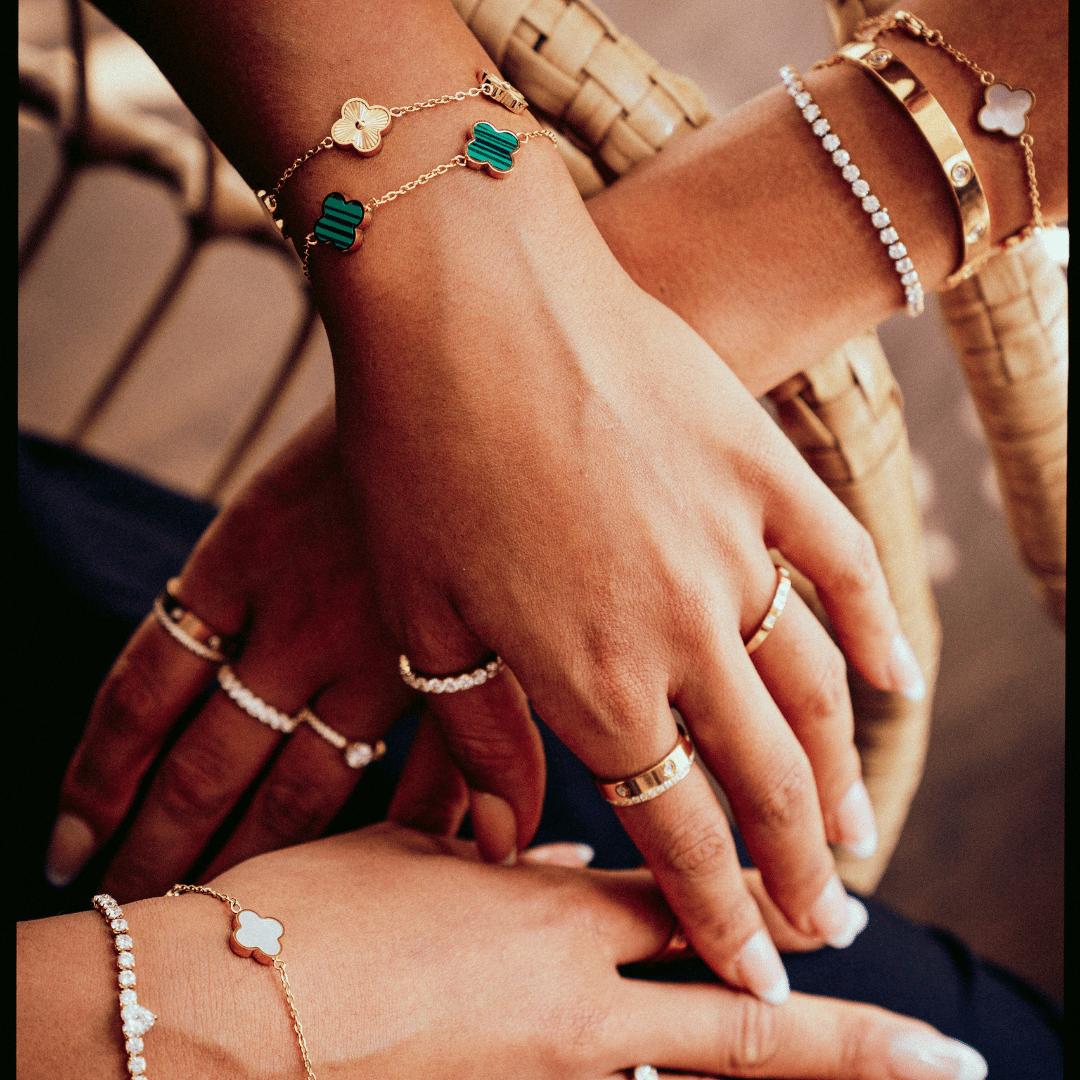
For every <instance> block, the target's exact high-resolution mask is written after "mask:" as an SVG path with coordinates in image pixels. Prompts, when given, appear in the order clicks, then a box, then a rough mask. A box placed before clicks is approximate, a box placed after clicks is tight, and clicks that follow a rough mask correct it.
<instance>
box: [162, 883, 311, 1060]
mask: <svg viewBox="0 0 1080 1080" xmlns="http://www.w3.org/2000/svg"><path fill="white" fill-rule="evenodd" d="M182 893H203V894H204V895H206V896H212V897H214V898H215V899H216V900H220V901H221V902H222V903H223V904H228V905H229V910H230V911H231V912H232V913H233V931H232V934H231V935H230V936H229V948H230V949H232V951H233V952H234V953H236V955H237V956H242V957H245V958H246V957H249V956H250V957H251V958H252V959H253V960H257V961H258V962H259V963H260V964H267V965H270V966H273V967H274V968H276V969H277V973H278V975H279V976H280V978H281V988H282V990H284V991H285V1001H286V1002H287V1003H288V1006H289V1014H290V1015H291V1016H292V1022H293V1030H294V1031H295V1032H296V1038H297V1041H298V1042H299V1044H300V1056H301V1057H302V1058H303V1060H304V1072H305V1073H307V1075H308V1078H309V1080H316V1077H315V1070H314V1069H313V1068H312V1067H311V1057H310V1055H309V1054H308V1048H307V1040H306V1039H305V1038H304V1025H303V1024H301V1023H300V1016H299V1015H298V1013H297V1011H296V1002H295V1000H294V999H293V994H292V986H291V985H290V983H289V975H288V972H287V971H286V970H285V961H284V959H282V956H281V939H282V937H284V935H285V927H284V926H282V925H281V923H280V922H278V920H277V919H264V918H263V917H262V916H261V915H259V914H258V913H257V912H255V911H252V910H251V909H250V908H245V907H244V906H243V904H241V903H240V901H239V900H236V899H234V898H233V897H231V896H228V895H227V894H226V893H220V892H216V891H215V890H214V889H210V888H207V886H205V885H174V886H173V887H172V888H171V889H170V890H169V891H168V892H167V893H166V894H165V895H166V896H180V895H181V894H182Z"/></svg>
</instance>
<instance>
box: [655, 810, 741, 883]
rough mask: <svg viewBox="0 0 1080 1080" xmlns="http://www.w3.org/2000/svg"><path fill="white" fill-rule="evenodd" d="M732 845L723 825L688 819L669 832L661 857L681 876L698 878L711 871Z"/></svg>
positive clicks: (716, 866)
mask: <svg viewBox="0 0 1080 1080" xmlns="http://www.w3.org/2000/svg"><path fill="white" fill-rule="evenodd" d="M733 846H734V844H733V841H732V839H731V834H730V832H728V829H727V826H726V824H724V823H717V822H714V821H711V820H709V821H700V820H696V818H690V819H689V820H686V821H683V822H682V823H681V824H680V825H679V826H678V827H677V828H676V829H675V830H674V832H672V833H671V834H670V835H669V837H668V842H667V844H666V845H665V847H664V849H663V851H662V852H661V858H662V859H663V861H664V862H665V863H666V864H667V865H668V867H670V868H671V869H672V870H673V871H674V872H675V873H677V874H679V875H680V876H681V877H688V878H700V877H706V876H708V875H710V874H713V873H715V872H716V871H717V870H718V868H719V867H720V865H721V864H722V862H723V861H724V859H725V857H726V856H727V855H728V854H729V853H730V852H731V851H732V849H733Z"/></svg>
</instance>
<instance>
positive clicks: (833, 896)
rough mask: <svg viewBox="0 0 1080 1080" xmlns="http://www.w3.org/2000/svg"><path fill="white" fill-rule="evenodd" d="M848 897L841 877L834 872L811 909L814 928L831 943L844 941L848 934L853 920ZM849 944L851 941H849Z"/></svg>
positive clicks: (839, 946)
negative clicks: (841, 882)
mask: <svg viewBox="0 0 1080 1080" xmlns="http://www.w3.org/2000/svg"><path fill="white" fill-rule="evenodd" d="M848 899H849V897H848V894H847V892H846V891H845V890H844V886H843V885H841V884H840V879H839V878H838V877H837V876H836V875H835V874H833V876H832V877H831V878H829V880H828V881H827V882H826V883H825V888H824V889H822V890H821V895H820V896H819V897H818V898H817V899H816V900H815V901H814V906H813V907H812V908H811V909H810V921H811V923H813V925H814V929H815V930H816V931H817V932H818V934H820V935H821V936H822V937H823V938H824V939H825V940H826V941H827V942H828V943H829V944H830V945H832V944H833V942H834V941H843V939H844V936H845V935H846V934H847V931H848V925H849V923H850V922H851V915H850V907H849V905H848ZM847 944H851V943H850V942H847ZM837 948H843V946H842V945H838V946H837Z"/></svg>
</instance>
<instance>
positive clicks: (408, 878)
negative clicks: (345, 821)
mask: <svg viewBox="0 0 1080 1080" xmlns="http://www.w3.org/2000/svg"><path fill="white" fill-rule="evenodd" d="M209 884H210V885H211V887H213V888H214V889H216V890H219V891H221V892H223V893H226V894H228V895H230V896H234V897H236V898H237V899H238V900H239V901H240V902H241V903H242V904H243V905H244V906H245V907H248V908H251V909H253V910H255V911H257V912H258V913H259V914H260V915H263V916H264V917H273V918H275V919H277V920H278V921H280V922H281V923H282V924H283V926H284V927H285V936H284V937H283V939H282V943H283V946H284V949H283V952H282V957H283V959H284V960H285V962H286V964H287V967H288V974H289V979H290V982H291V985H292V992H293V995H294V998H295V1000H296V1007H297V1011H298V1014H299V1016H300V1019H301V1021H302V1023H303V1026H304V1031H305V1035H306V1039H307V1043H308V1047H309V1050H310V1053H311V1058H312V1064H313V1067H314V1069H315V1072H316V1073H317V1074H318V1075H319V1076H324V1075H330V1074H333V1075H335V1076H336V1075H343V1076H379V1077H382V1078H384V1080H395V1078H397V1077H401V1078H403V1080H404V1078H408V1080H413V1078H414V1077H417V1076H425V1077H431V1078H432V1080H436V1078H439V1077H447V1078H449V1077H461V1076H470V1077H502V1076H509V1075H513V1076H514V1077H517V1078H521V1080H529V1078H532V1077H536V1078H541V1077H548V1078H549V1077H553V1076H558V1077H560V1078H562V1080H599V1078H601V1077H604V1078H611V1080H615V1078H616V1077H621V1078H623V1080H625V1073H622V1072H620V1070H629V1069H632V1068H633V1067H634V1066H636V1065H638V1064H640V1063H642V1062H651V1063H652V1064H654V1065H656V1066H658V1067H659V1068H664V1069H678V1070H682V1071H689V1072H692V1073H695V1074H702V1075H709V1076H713V1075H724V1076H763V1075H767V1076H771V1077H776V1078H780V1077H808V1076H813V1077H816V1078H817V1080H833V1078H835V1080H886V1078H888V1080H897V1078H908V1080H925V1078H927V1077H933V1076H949V1075H959V1066H960V1064H961V1063H964V1064H966V1065H967V1066H968V1067H969V1069H970V1070H971V1071H969V1072H965V1073H964V1075H965V1076H968V1075H970V1076H972V1077H977V1076H983V1075H985V1065H984V1064H983V1063H982V1059H981V1058H980V1056H979V1055H978V1054H976V1053H975V1052H974V1051H973V1050H971V1049H970V1048H969V1047H966V1046H964V1045H963V1044H961V1043H957V1042H955V1041H953V1040H950V1039H945V1038H944V1037H942V1036H941V1035H939V1034H938V1033H937V1032H936V1031H934V1029H933V1028H930V1027H928V1026H927V1025H925V1024H922V1023H919V1022H917V1021H912V1020H908V1019H905V1018H903V1017H901V1016H897V1015H896V1014H893V1013H889V1012H886V1011H884V1010H882V1009H879V1008H875V1007H872V1006H868V1005H859V1004H853V1003H850V1002H841V1001H834V1000H830V999H826V998H815V997H808V996H805V995H801V994H796V995H792V997H791V999H790V1000H789V1001H788V1002H787V1003H786V1004H785V1005H783V1006H779V1007H777V1006H772V1005H766V1004H764V1003H761V1002H758V1001H756V1000H755V999H753V998H752V997H750V996H748V995H745V994H741V993H738V992H736V991H733V990H730V989H727V988H725V987H723V986H719V985H670V984H669V985H665V984H661V983H651V982H643V981H638V980H632V979H625V978H622V977H621V976H620V974H619V972H618V970H617V965H619V964H625V963H632V962H635V961H641V960H645V959H648V958H649V957H651V956H654V955H656V954H657V953H659V952H660V951H661V950H662V949H663V948H664V945H665V943H666V942H667V940H668V938H669V936H670V934H671V930H672V917H671V914H670V912H669V911H668V909H667V908H666V906H665V905H664V903H663V901H662V898H661V895H660V893H659V891H658V890H657V889H656V887H655V885H654V884H653V882H652V880H651V878H650V875H649V874H648V873H647V872H646V871H622V872H610V871H590V870H571V869H566V868H564V867H562V866H552V865H526V864H524V863H523V864H521V865H518V866H516V867H513V868H510V869H507V868H503V867H494V866H490V865H485V864H483V863H481V862H479V861H478V857H477V854H476V852H475V849H474V847H473V845H471V844H466V843H464V842H462V841H452V840H437V839H435V838H433V837H430V836H426V835H422V834H419V833H415V832H412V831H409V830H404V829H400V828H396V827H394V826H390V825H380V826H373V827H371V828H368V829H363V830H360V831H359V832H355V833H349V834H345V835H341V836H336V837H332V838H329V839H326V840H320V841H316V842H315V843H312V844H306V845H302V846H299V847H294V848H290V849H288V850H285V851H279V852H275V853H273V854H269V855H263V856H260V857H259V858H256V859H252V860H249V861H247V862H245V863H243V864H241V865H239V866H237V867H235V868H233V869H232V870H230V871H228V872H227V873H225V874H223V875H221V876H220V877H218V878H216V879H215V880H213V881H212V882H210V883H209ZM125 915H126V917H127V919H128V922H129V925H130V927H131V933H132V936H133V938H134V940H135V943H136V951H137V955H138V978H139V983H138V994H139V1000H140V1001H145V1002H146V1003H147V1004H148V1005H149V1006H150V1007H152V1008H153V1009H154V1011H155V1012H156V1013H157V1014H158V1015H160V1016H161V1017H162V1018H163V1022H161V1023H160V1024H159V1025H157V1026H156V1027H155V1028H154V1031H153V1033H152V1034H151V1036H149V1037H148V1038H147V1043H146V1045H147V1055H146V1056H147V1061H148V1067H149V1068H152V1069H154V1070H155V1071H156V1072H160V1073H161V1075H175V1076H191V1077H204V1076H210V1075H214V1076H217V1075H222V1074H223V1072H225V1071H227V1072H228V1075H230V1076H232V1077H236V1078H238V1080H243V1078H245V1077H260V1078H262V1077H267V1076H278V1075H281V1073H282V1070H283V1069H287V1070H291V1071H292V1072H295V1071H296V1069H298V1068H299V1051H298V1047H297V1041H296V1036H295V1035H294V1033H293V1031H292V1027H291V1025H290V1023H289V1016H288V1012H287V1010H286V1005H285V1001H284V999H283V996H282V992H281V986H280V985H279V983H278V979H277V976H276V973H275V972H273V971H269V970H265V969H260V968H259V967H258V966H257V965H254V964H252V963H251V962H250V961H248V960H241V959H240V958H239V957H236V956H234V955H233V954H232V953H231V952H230V951H229V948H228V944H227V942H228V935H229V928H230V919H231V916H230V913H229V910H228V909H227V908H226V907H225V905H224V904H222V903H221V902H220V901H218V900H216V899H214V898H211V897H207V896H200V895H193V894H187V895H182V896H180V897H174V898H173V897H169V898H163V899H157V900H150V901H145V902H140V903H135V904H130V905H127V906H126V908H125ZM80 920H81V922H80ZM80 931H81V932H82V933H83V934H84V935H85V943H84V940H83V937H80ZM777 935H778V937H780V936H781V931H780V929H779V928H778V930H777ZM102 945H103V935H102V928H101V926H100V917H99V916H98V915H97V914H96V913H82V914H79V915H73V916H65V917H63V920H55V919H54V920H43V921H41V922H38V923H32V924H24V925H23V926H21V927H20V958H19V959H20V963H19V972H20V986H19V995H18V997H19V1002H20V1017H19V1048H20V1061H19V1075H20V1076H25V1077H26V1078H27V1080H32V1078H36V1077H37V1076H44V1075H45V1074H46V1072H47V1073H48V1075H50V1076H52V1075H66V1074H67V1073H68V1072H70V1071H72V1067H73V1066H74V1065H75V1064H76V1063H78V1066H79V1073H80V1075H85V1076H88V1077H96V1076H98V1075H102V1076H104V1075H111V1073H108V1074H107V1073H106V1071H105V1069H106V1067H109V1068H111V1069H112V1070H113V1071H115V1068H116V1060H115V1059H116V1054H117V1051H118V1047H117V1046H116V1045H115V1044H114V1042H113V1041H112V1040H109V1041H108V1045H107V1046H104V1047H103V1045H102V1043H103V1041H104V1040H103V1039H102V1037H101V1031H102V1030H106V1029H107V1030H111V1028H107V1027H106V1026H107V1025H109V1024H113V1025H114V1024H115V1023H116V1003H115V997H114V996H112V995H106V994H105V993H104V992H103V991H102V989H101V972H100V971H99V967H100V965H101V964H103V963H104V960H105V956H104V953H103V952H102ZM84 952H85V953H86V955H83V954H84ZM177 955H182V956H183V957H184V963H183V964H180V965H178V964H177V963H176V959H175V958H176V956H177ZM61 956H62V957H64V958H65V959H66V960H67V962H61V959H60V958H61ZM196 988H197V991H196ZM61 998H62V1000H63V1001H64V1003H65V1016H66V1017H67V1028H66V1032H65V1039H63V1040H56V1039H55V1038H54V1037H53V1034H52V1031H53V1029H52V1027H51V1025H50V1024H49V1020H48V1018H49V1017H50V1016H51V1015H53V1012H52V1010H51V1008H50V1006H54V1007H56V1006H57V1002H58V1001H59V1000H60V999H61ZM84 1001H86V1002H89V1003H90V1004H89V1005H88V1006H87V1012H91V1011H92V1013H93V1019H94V1020H95V1021H96V1023H94V1024H91V1023H89V1022H88V1020H87V1018H86V1016H85V1014H84V1012H83V1011H82V1009H81V1008H80V1007H81V1005H82V1003H83V1002H84ZM219 1001H220V1002H226V1001H227V1002H228V1006H227V1007H222V1008H217V1007H215V1004H214V1003H215V1002H219ZM106 1010H107V1011H106ZM916 1048H918V1049H919V1050H920V1051H921V1052H923V1053H924V1055H925V1054H926V1053H927V1052H936V1053H937V1054H939V1055H940V1057H939V1061H940V1062H941V1064H942V1066H943V1067H942V1068H941V1069H940V1070H938V1071H933V1070H931V1069H930V1068H929V1067H928V1066H927V1064H926V1063H925V1061H926V1058H925V1057H924V1059H923V1064H921V1065H920V1064H919V1063H918V1060H917V1058H916ZM950 1064H951V1065H952V1066H953V1068H952V1071H951V1072H950V1071H948V1067H949V1065H950ZM99 1066H100V1068H99ZM920 1070H921V1071H920Z"/></svg>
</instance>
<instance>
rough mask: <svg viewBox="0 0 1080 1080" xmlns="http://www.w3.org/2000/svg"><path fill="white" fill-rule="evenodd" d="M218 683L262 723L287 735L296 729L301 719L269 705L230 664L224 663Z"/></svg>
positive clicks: (249, 714) (219, 670) (220, 669)
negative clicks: (243, 681)
mask: <svg viewBox="0 0 1080 1080" xmlns="http://www.w3.org/2000/svg"><path fill="white" fill-rule="evenodd" d="M217 680H218V684H219V685H220V686H221V689H222V690H224V691H225V693H226V694H228V695H229V697H230V698H232V700H233V701H234V702H235V703H236V704H237V705H239V706H240V708H241V709H243V710H244V712H246V713H247V714H248V716H250V717H252V718H253V719H255V720H258V721H259V723H260V724H265V725H266V726H267V727H272V728H273V729H274V730H275V731H280V732H282V733H283V734H285V735H288V734H290V733H291V732H293V731H295V730H296V725H297V724H298V723H299V721H298V720H297V719H296V717H295V716H287V715H286V714H285V713H283V712H280V711H278V710H277V709H275V708H274V706H273V705H267V703H266V702H265V701H263V699H262V698H261V697H259V696H258V695H257V694H253V693H252V692H251V691H250V690H249V689H248V688H247V687H246V686H245V685H244V684H243V683H242V682H241V681H240V680H239V679H238V678H237V677H236V672H235V671H233V669H232V668H231V667H230V666H229V665H228V664H222V665H221V667H220V668H218V673H217Z"/></svg>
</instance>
